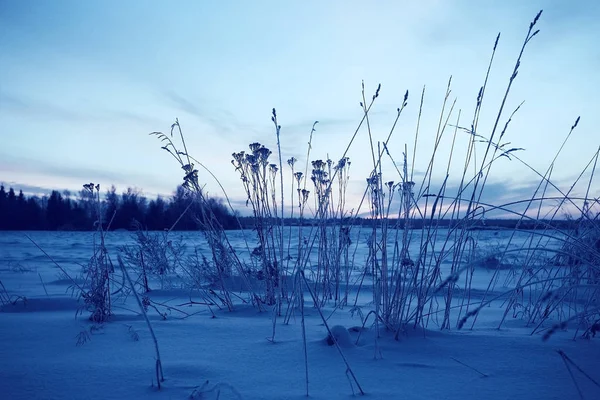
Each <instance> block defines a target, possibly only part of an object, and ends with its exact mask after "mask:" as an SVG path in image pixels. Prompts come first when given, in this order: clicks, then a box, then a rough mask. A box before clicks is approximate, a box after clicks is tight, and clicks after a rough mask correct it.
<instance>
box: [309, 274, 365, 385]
mask: <svg viewBox="0 0 600 400" xmlns="http://www.w3.org/2000/svg"><path fill="white" fill-rule="evenodd" d="M299 273H300V276H301V277H302V280H303V281H304V283H305V284H306V287H307V288H308V293H310V297H312V300H313V303H314V304H315V305H316V304H317V298H316V297H315V294H314V293H313V291H312V289H311V288H310V285H309V284H308V281H307V280H306V276H304V271H303V270H299ZM316 309H317V311H318V312H319V315H320V316H321V319H322V320H323V324H324V325H325V328H327V333H328V334H329V336H330V337H334V335H333V333H331V329H329V324H328V323H327V319H326V318H325V316H324V315H323V312H322V311H321V308H320V307H319V306H317V307H316ZM333 343H334V344H335V348H336V349H337V350H338V352H339V353H340V356H341V357H342V360H344V364H346V372H347V373H349V374H350V376H352V379H353V380H354V383H355V384H356V387H358V390H359V391H360V394H361V395H364V394H365V392H364V391H363V390H362V387H361V386H360V383H358V380H357V379H356V376H355V375H354V372H352V368H350V364H349V363H348V360H347V359H346V356H344V352H343V351H342V349H341V347H340V345H339V344H338V342H337V340H334V341H333Z"/></svg>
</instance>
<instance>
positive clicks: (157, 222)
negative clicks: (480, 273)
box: [0, 186, 577, 231]
mask: <svg viewBox="0 0 600 400" xmlns="http://www.w3.org/2000/svg"><path fill="white" fill-rule="evenodd" d="M100 200H101V202H102V206H101V210H102V222H103V227H104V228H105V229H106V228H108V223H109V221H111V219H112V218H113V215H114V219H112V223H111V224H110V229H111V230H115V229H127V230H135V229H138V228H140V227H141V228H143V229H148V230H164V229H169V228H171V227H172V226H174V228H173V229H174V230H198V229H199V224H198V222H197V220H196V217H197V216H199V215H201V212H200V211H201V210H200V209H199V205H198V203H197V202H192V201H191V199H190V198H189V196H188V195H187V194H186V191H185V190H184V189H183V188H182V187H178V188H177V190H176V191H175V193H174V194H173V195H172V196H170V197H168V198H163V197H157V198H155V199H153V200H148V199H147V198H146V197H144V196H143V194H142V192H140V191H139V190H136V189H131V188H128V189H127V190H126V191H125V192H123V193H121V194H118V193H117V192H116V189H115V187H114V186H112V187H111V188H110V189H109V190H107V191H106V192H105V193H104V194H103V195H101V199H100ZM207 200H208V204H209V207H210V208H211V210H212V212H213V213H214V215H215V217H216V218H217V220H218V221H219V222H220V224H221V225H222V226H223V228H224V229H239V228H240V225H241V227H242V228H244V229H252V228H253V227H254V218H253V217H242V216H239V215H237V218H236V215H233V214H232V213H231V211H230V209H229V207H227V206H226V205H225V204H224V203H223V201H222V200H220V199H216V198H210V197H209V198H208V199H207ZM190 203H193V204H192V205H191V206H190ZM94 204H95V202H94V200H93V198H92V193H91V192H90V191H89V190H81V191H80V192H78V193H76V194H73V193H71V192H69V191H67V190H65V191H63V192H59V191H56V190H55V191H53V192H52V193H51V194H50V195H49V196H43V197H38V196H29V197H27V196H25V195H24V194H23V191H19V194H16V193H15V191H14V189H12V188H10V189H9V190H8V192H7V191H6V190H5V188H4V186H0V231H1V230H53V231H54V230H79V231H85V230H92V229H95V223H96V221H97V220H98V218H97V210H96V209H95V206H94ZM188 206H189V209H188V211H187V212H185V214H184V211H185V210H186V208H188ZM182 214H184V215H183V217H182V218H181V219H179V221H178V218H179V217H180V216H181V215H182ZM331 222H332V223H336V224H339V223H340V222H341V223H342V224H344V225H346V226H347V225H350V224H352V225H354V226H358V225H360V226H363V227H372V226H373V224H379V223H380V222H379V221H376V220H371V219H368V218H360V217H359V218H348V217H346V218H344V219H343V221H340V220H339V219H338V220H336V221H331ZM315 223H317V221H315V220H312V219H311V218H306V219H304V220H303V221H300V220H299V219H297V218H286V219H285V225H287V226H293V225H300V224H303V225H313V224H315ZM459 223H461V222H460V221H451V220H434V221H430V220H429V219H426V220H423V219H413V220H411V221H410V228H411V229H422V228H423V226H427V225H429V224H434V225H436V226H437V227H438V228H450V227H454V226H456V225H457V224H459ZM174 224H175V225H174ZM517 224H518V227H519V228H520V229H543V228H544V227H547V226H553V227H554V228H557V229H574V228H575V227H576V226H577V220H569V219H562V220H560V219H555V220H553V221H535V220H523V221H520V222H519V221H518V220H511V219H479V220H471V221H469V229H514V228H515V227H516V226H517ZM388 227H390V228H396V227H397V228H401V229H402V228H404V220H399V221H397V220H396V219H389V220H388Z"/></svg>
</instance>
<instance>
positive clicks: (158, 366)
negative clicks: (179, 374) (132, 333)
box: [117, 255, 165, 390]
mask: <svg viewBox="0 0 600 400" xmlns="http://www.w3.org/2000/svg"><path fill="white" fill-rule="evenodd" d="M117 259H118V261H119V266H120V267H121V271H123V275H125V278H127V282H128V283H129V286H131V291H132V292H133V295H134V296H135V299H136V300H137V303H138V306H139V307H140V310H141V311H142V314H143V315H144V319H145V320H146V324H147V325H148V330H149V331H150V335H151V336H152V340H153V341H154V349H155V350H156V383H157V384H158V390H160V383H161V382H162V381H164V380H165V378H164V376H163V370H162V363H161V362H160V352H159V350H158V340H157V339H156V335H155V334H154V329H152V324H150V320H149V319H148V314H147V313H146V310H145V309H144V306H143V304H142V301H141V300H140V296H139V295H138V294H137V292H136V290H135V287H134V285H133V282H132V280H131V277H130V276H129V273H128V272H127V269H126V268H125V264H123V260H122V259H121V256H120V255H118V256H117Z"/></svg>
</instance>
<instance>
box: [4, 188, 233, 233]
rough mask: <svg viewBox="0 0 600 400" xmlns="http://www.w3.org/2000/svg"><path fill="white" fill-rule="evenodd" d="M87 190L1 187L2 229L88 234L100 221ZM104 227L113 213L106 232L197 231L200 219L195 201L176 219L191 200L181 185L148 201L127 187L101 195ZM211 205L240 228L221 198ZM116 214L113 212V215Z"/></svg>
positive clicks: (220, 216)
mask: <svg viewBox="0 0 600 400" xmlns="http://www.w3.org/2000/svg"><path fill="white" fill-rule="evenodd" d="M92 196H93V195H92V192H90V191H89V190H81V191H80V192H78V193H76V194H73V193H71V192H70V191H67V190H65V191H63V192H59V191H56V190H55V191H52V193H51V194H50V195H49V196H43V197H38V196H25V195H24V194H23V191H22V190H21V191H19V193H18V194H16V193H15V191H14V189H13V188H10V189H9V190H8V192H7V191H6V189H5V188H4V186H0V230H92V229H95V223H96V221H97V220H98V216H97V209H96V207H95V206H94V204H95V202H94V200H93V197H92ZM101 202H102V206H101V212H102V220H103V226H104V227H105V228H106V227H107V226H108V222H109V221H110V220H111V218H112V217H113V215H114V219H113V220H112V223H111V225H110V229H111V230H114V229H127V230H131V229H136V228H137V227H140V226H141V227H142V228H145V229H148V230H163V229H168V228H170V227H171V226H173V224H175V222H177V224H176V225H175V228H174V229H176V230H197V229H198V223H197V221H196V219H195V216H197V215H200V212H199V211H200V210H199V209H198V205H197V202H194V204H192V206H191V207H190V208H189V210H188V211H187V212H186V213H185V214H184V216H183V217H182V218H181V219H180V220H179V221H177V219H178V218H179V217H180V215H182V214H183V213H184V211H185V210H186V208H188V206H189V205H190V202H191V200H190V199H189V197H188V196H187V195H186V192H185V190H184V189H183V188H182V187H178V188H177V190H176V191H175V193H174V194H173V196H171V197H169V198H162V197H157V198H155V199H153V200H148V199H147V198H146V197H144V196H143V194H142V192H140V191H139V190H136V189H132V188H128V189H127V190H126V191H125V192H123V193H121V194H118V193H117V192H116V189H115V187H114V186H112V187H111V188H110V189H109V190H107V191H106V192H105V193H104V195H103V196H101ZM208 204H209V207H210V208H211V209H212V211H213V213H214V214H215V216H216V217H217V219H218V220H219V222H220V223H221V224H222V225H223V227H224V228H225V229H235V228H239V225H238V223H237V221H236V219H235V217H234V216H233V215H232V214H231V212H230V211H229V208H228V207H227V206H225V205H224V204H223V202H222V201H221V200H219V199H215V198H209V199H208ZM115 211H116V212H115Z"/></svg>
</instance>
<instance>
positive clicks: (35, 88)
mask: <svg viewBox="0 0 600 400" xmlns="http://www.w3.org/2000/svg"><path fill="white" fill-rule="evenodd" d="M540 9H544V13H543V15H542V17H541V20H540V21H539V23H538V28H539V29H540V30H541V32H540V34H539V35H538V36H537V37H536V38H535V39H534V40H533V41H532V42H531V43H530V45H529V47H528V49H527V50H526V53H525V55H524V58H523V61H522V65H521V67H520V71H519V75H518V77H517V79H516V81H515V83H514V85H513V90H512V92H511V95H510V97H509V99H508V102H507V106H506V111H505V115H504V117H503V119H502V122H501V123H503V122H504V121H505V120H506V118H508V116H509V114H510V112H512V110H513V109H514V108H515V107H516V106H517V105H518V104H519V103H521V102H522V101H525V104H524V105H523V107H522V108H521V109H520V111H519V112H518V113H517V114H516V116H515V117H514V118H513V121H512V122H511V126H510V128H509V131H508V133H507V134H506V140H507V141H510V142H511V143H512V144H513V145H514V146H515V147H523V148H525V149H526V150H525V151H523V152H521V153H520V157H521V158H523V159H524V160H525V161H527V162H528V163H529V164H530V165H532V166H533V167H534V168H537V169H539V170H541V171H545V170H546V168H547V167H548V165H549V163H550V161H551V160H552V158H553V157H554V154H555V152H556V150H557V149H558V148H559V146H560V144H561V143H562V140H563V139H564V137H565V136H566V134H567V133H568V131H569V128H570V127H571V125H572V124H573V122H574V121H575V119H576V118H577V116H579V115H581V122H580V124H579V126H578V128H577V130H576V131H575V133H574V135H573V136H572V137H571V139H570V140H569V142H568V143H567V145H566V147H565V149H564V151H563V153H562V155H561V156H560V157H559V159H558V160H557V164H556V167H555V169H554V175H553V176H554V180H555V182H556V183H557V184H558V185H559V186H560V187H561V188H563V189H564V190H567V189H568V188H569V186H570V184H571V182H572V181H573V180H574V179H575V177H576V176H577V175H578V174H579V173H580V172H581V170H582V169H583V167H584V166H585V165H586V163H587V162H588V161H589V159H590V158H591V157H592V156H593V154H594V152H595V151H596V149H597V147H598V145H599V144H600V140H598V138H599V137H600V135H598V127H599V126H600V116H599V114H598V112H597V110H598V109H600V107H599V105H600V94H599V93H600V74H598V73H597V71H599V70H600V48H599V47H598V45H597V41H598V38H600V25H599V24H598V23H597V21H598V18H599V17H600V6H599V3H598V2H596V1H575V2H565V1H555V0H554V1H553V0H548V1H541V0H531V1H516V0H505V1H494V0H489V1H444V0H422V1H418V2H414V1H410V2H409V1H378V2H365V1H302V2H281V1H253V2H245V1H230V2H216V1H177V2H165V1H151V0H148V1H131V0H130V1H125V2H121V1H112V0H103V1H92V0H90V1H64V0H55V1H41V0H38V1H28V0H25V1H17V0H1V1H0V139H1V140H0V143H1V145H0V181H2V182H4V183H5V184H8V185H11V186H15V187H24V188H32V189H31V190H32V191H35V188H47V189H54V188H56V189H63V188H65V189H71V190H78V189H79V188H80V187H81V185H82V184H83V183H85V182H89V181H93V182H99V183H100V184H101V185H103V186H104V187H108V186H110V184H115V185H117V187H118V188H119V189H124V188H126V187H127V186H136V187H138V188H141V189H143V190H144V191H145V192H146V193H148V194H150V195H155V194H156V193H162V194H169V193H170V192H171V191H172V190H173V189H174V188H175V186H176V185H177V184H178V183H179V182H180V181H181V171H180V169H179V167H178V165H176V164H175V163H174V162H172V159H171V158H170V156H169V155H168V154H166V153H165V152H163V151H161V150H160V145H159V143H158V141H157V140H156V139H155V138H153V137H151V136H148V133H149V132H152V131H165V132H166V131H168V130H169V128H170V125H171V123H172V122H173V121H174V119H175V118H179V121H180V123H181V125H182V127H183V130H184V132H185V134H186V137H187V140H188V147H189V150H190V153H192V154H193V155H194V156H195V157H196V158H198V159H199V160H201V161H202V162H203V163H204V164H205V165H206V166H208V167H209V168H210V169H211V170H212V171H213V172H214V174H215V175H216V176H217V177H219V179H220V180H221V182H222V184H223V185H224V186H225V188H226V190H227V192H228V194H229V195H230V196H231V197H232V198H233V199H234V200H236V201H237V202H240V203H241V202H243V200H244V198H243V194H242V191H241V185H240V183H239V177H238V176H237V175H236V173H235V171H234V170H233V167H232V165H231V164H230V160H231V153H233V152H237V151H240V150H246V149H247V145H248V144H249V143H251V142H256V141H258V142H261V143H264V144H266V145H268V146H269V147H270V148H271V149H272V150H275V149H276V147H275V134H274V129H273V125H272V123H271V121H270V113H271V109H272V108H273V107H276V108H277V112H278V117H279V122H280V124H281V125H282V131H281V135H282V136H281V139H282V152H283V158H284V160H286V159H287V158H289V157H292V156H294V157H296V158H298V159H299V160H300V163H299V166H300V167H301V168H303V165H304V162H305V157H306V147H307V141H308V135H309V132H310V129H311V126H312V123H313V121H315V120H319V121H320V123H319V124H318V125H317V131H316V133H315V135H314V140H313V152H312V156H311V159H316V158H321V159H325V158H327V155H329V156H330V157H331V158H332V159H334V160H336V159H338V158H339V157H341V155H342V152H343V149H344V148H345V146H346V145H347V143H348V141H349V139H350V137H351V136H352V133H353V132H354V129H355V128H356V126H357V124H358V122H359V121H360V119H361V117H362V111H361V109H360V107H359V102H360V101H361V81H362V80H364V81H365V85H366V88H367V96H369V97H370V96H371V95H372V93H373V92H374V90H375V89H376V87H377V84H379V83H381V84H382V89H381V95H380V97H379V98H378V99H377V102H376V104H375V106H374V108H373V110H372V115H371V122H372V128H373V134H374V137H375V140H384V139H385V137H386V136H387V134H388V132H389V129H390V127H391V125H392V122H393V120H394V117H395V114H396V108H397V107H399V106H400V105H401V103H402V98H403V95H404V92H405V91H406V90H409V93H410V97H409V104H408V107H407V108H406V111H405V113H404V114H403V116H402V117H401V120H400V123H399V125H398V127H397V130H396V132H395V133H394V136H393V137H392V140H391V141H390V151H392V153H393V155H394V157H395V158H396V159H397V160H401V158H402V151H403V149H404V145H405V144H407V145H408V146H409V148H412V146H413V143H414V131H415V125H416V120H417V113H418V106H419V97H420V93H421V90H422V87H423V85H426V97H425V103H424V109H423V121H422V125H421V133H420V135H421V136H420V140H419V145H418V152H417V157H416V161H415V165H416V170H417V171H423V170H424V169H425V168H426V166H427V162H428V160H429V154H430V153H431V148H432V146H433V141H434V138H435V131H436V127H437V122H438V119H439V113H440V107H441V103H442V100H443V97H444V93H445V88H446V84H447V82H448V78H449V77H450V75H452V77H453V78H452V93H451V95H450V99H451V101H452V100H454V99H455V98H456V101H457V103H456V108H455V114H454V115H453V117H452V118H451V120H452V121H453V122H454V121H455V120H456V111H458V109H460V110H462V115H463V117H462V118H461V122H462V123H463V124H464V125H469V123H470V118H471V115H472V112H473V108H474V105H475V99H476V96H477V92H478V90H479V87H480V86H481V84H482V83H483V79H484V76H485V71H486V68H487V63H488V60H489V56H490V53H491V50H492V46H493V42H494V39H495V37H496V35H497V33H498V32H502V36H501V39H500V43H499V47H498V50H497V55H496V60H495V62H494V65H493V68H492V72H491V80H490V84H489V89H488V92H487V95H486V96H487V100H486V103H485V104H484V108H483V111H482V119H481V123H480V129H479V133H480V134H483V135H488V134H489V131H490V129H491V126H492V124H493V119H494V117H495V115H496V112H497V109H498V106H499V103H500V100H501V97H502V94H503V92H504V90H505V87H506V84H507V82H508V78H509V77H510V74H511V72H512V68H513V65H514V62H515V60H516V57H517V55H518V52H519V49H520V46H521V44H522V41H523V39H524V37H525V34H526V31H527V27H528V24H529V22H530V21H531V19H532V18H533V17H534V16H535V14H536V13H537V12H538V11H539V10H540ZM451 139H452V135H451V133H447V134H446V137H445V138H444V140H443V142H442V150H441V151H440V157H441V158H440V160H442V159H443V158H444V157H446V151H447V149H448V148H449V146H450V144H451ZM466 143H467V137H466V135H465V134H459V138H458V140H457V144H456V146H457V148H458V149H460V150H458V151H457V154H456V157H457V159H459V158H460V155H462V154H464V151H463V150H464V148H465V147H466ZM368 146H369V141H368V136H367V132H366V130H364V129H363V130H361V131H360V133H359V135H358V138H357V140H356V142H355V143H354V144H353V147H352V148H351V149H350V152H349V154H348V155H349V156H350V158H351V160H352V162H353V164H352V169H351V179H352V182H351V185H350V187H349V195H350V197H351V199H356V198H358V197H359V196H360V195H362V191H363V190H364V184H363V182H364V179H365V178H366V177H367V176H368V173H369V160H370V157H371V155H370V152H369V151H368V150H367V149H368ZM274 155H275V154H274ZM274 160H275V157H274ZM446 162H447V161H440V162H439V164H440V165H445V163H446ZM456 164H457V165H456V168H453V170H452V171H451V172H452V174H451V180H452V179H454V178H453V177H455V178H456V179H458V172H459V170H460V168H458V166H459V165H460V163H458V162H457V163H456ZM444 171H445V168H443V167H439V171H437V172H436V176H437V177H440V176H443V173H444ZM384 173H386V175H387V176H388V177H389V178H388V179H386V180H398V177H397V175H394V168H393V166H392V165H391V163H386V164H385V165H384ZM201 179H202V180H203V181H205V182H206V184H207V186H206V188H207V190H208V191H209V192H211V193H213V194H216V195H219V194H220V193H219V189H218V186H217V185H216V184H215V183H214V182H213V181H212V180H211V179H210V177H208V176H207V175H206V174H203V173H202V174H201ZM491 182H492V183H493V184H494V185H493V186H490V192H489V193H488V196H489V198H490V200H497V201H500V200H506V199H510V198H515V197H520V196H521V197H522V196H523V195H525V196H528V195H529V194H530V193H531V187H532V185H535V184H536V177H535V175H534V174H532V173H530V172H528V171H527V170H526V169H525V168H524V167H523V166H522V164H519V163H518V162H515V161H512V162H511V161H508V160H501V161H500V162H498V164H497V165H496V167H494V170H493V173H492V178H491ZM584 186H585V185H584ZM595 188H596V193H597V188H598V185H596V186H595ZM578 190H579V192H581V191H582V190H583V189H578ZM596 195H597V194H596ZM242 211H243V210H242Z"/></svg>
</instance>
